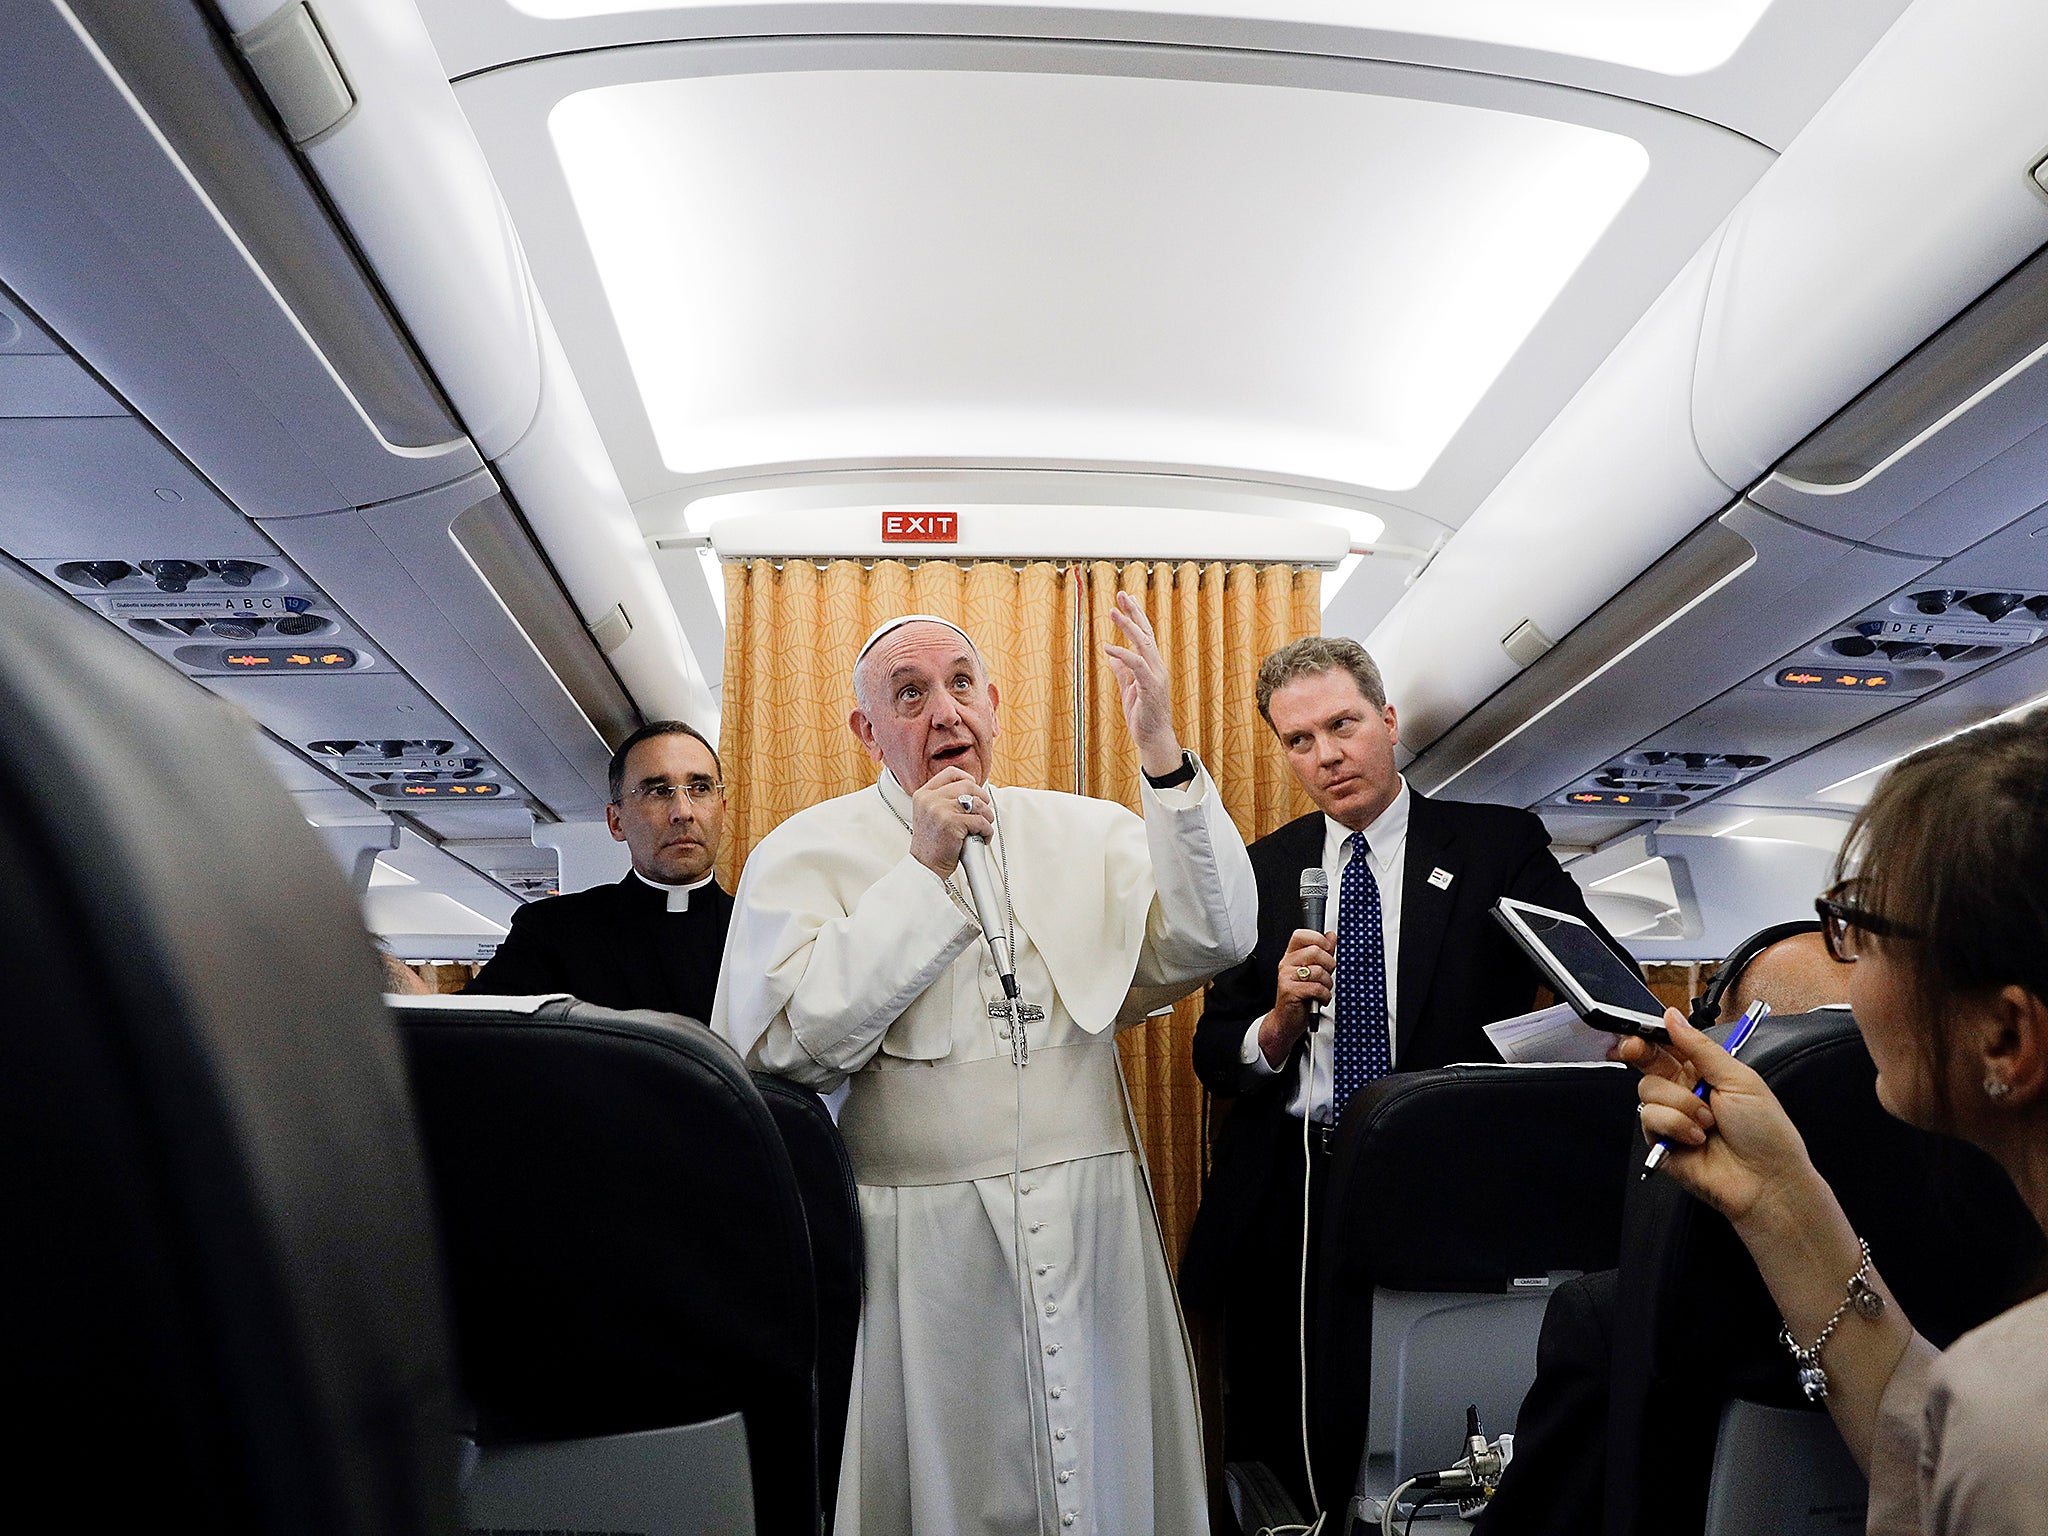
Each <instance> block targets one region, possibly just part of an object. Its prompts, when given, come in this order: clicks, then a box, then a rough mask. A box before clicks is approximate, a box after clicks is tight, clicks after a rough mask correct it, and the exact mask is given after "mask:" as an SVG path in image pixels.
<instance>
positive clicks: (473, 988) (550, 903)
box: [462, 720, 732, 1020]
mask: <svg viewBox="0 0 2048 1536" xmlns="http://www.w3.org/2000/svg"><path fill="white" fill-rule="evenodd" d="M610 788H611V804H609V805H607V806H606V807H605V812H604V817H605V824H606V825H607V826H609V827H610V828H611V834H612V836H613V837H614V838H615V839H617V840H618V841H619V842H622V843H624V844H625V845H626V847H627V849H628V850H630V851H631V853H632V855H633V867H632V869H631V870H630V871H628V872H627V874H626V877H625V878H624V879H623V880H620V881H619V882H618V883H617V884H616V885H600V886H596V887H593V888H592V889H590V890H587V891H577V892H575V893H574V894H572V895H568V896H550V897H548V898H547V899H546V900H545V901H536V902H533V903H530V904H529V905H527V906H523V907H521V908H520V909H519V910H518V911H517V912H515V913H513V914H512V931H511V932H510V933H508V934H506V935H505V942H504V943H502V944H500V945H499V946H498V952H497V954H496V955H494V956H493V957H492V958H491V961H490V963H489V964H488V965H486V966H485V967H484V968H483V969H482V970H481V971H479V972H477V974H476V979H475V980H473V981H471V982H470V984H469V985H468V986H466V987H464V988H463V989H462V990H463V991H464V992H467V993H488V994H491V995H493V996H498V997H507V996H531V995H532V994H535V993H541V992H567V993H570V994H571V995H573V996H575V997H579V998H581V999H582V1000H583V1001H584V1002H586V1003H598V1004H601V1005H602V1006H604V1007H606V1008H653V1009H658V1010H660V1011H662V1012H664V1013H680V1014H683V1015H685V1016H686V1017H688V1018H692V1019H698V1020H704V1019H708V1018H710V1017H711V999H712V997H713V996H714V995H715V994H716V993H717V991H718V963H719V959H720V957H721V956H722V955H723V954H724V953H725V930H726V925H727V924H728V923H729V922H730V921H731V920H732V897H731V896H730V895H728V894H727V893H726V892H724V891H722V890H720V889H719V887H718V882H717V881H716V880H715V879H713V878H712V873H711V866H712V864H713V862H714V861H715V860H716V859H717V857H718V840H719V835H720V834H721V833H722V832H723V830H724V828H725V784H724V774H723V772H722V771H721V769H720V767H719V762H718V753H717V752H716V751H714V750H713V749H712V746H711V743H710V742H708V741H706V740H705V739H704V738H703V736H701V735H699V734H698V733H697V732H696V731H695V730H693V729H692V728H691V727H689V726H687V725H685V724H683V723H682V722H681V721H680V720H657V721H655V722H654V723H653V724H651V725H644V726H642V727H641V728H640V729H639V730H637V731H635V732H634V733H633V734H632V735H631V736H628V737H627V738H626V739H625V741H624V742H622V743H621V744H620V746H619V750H618V751H617V752H615V753H613V754H612V764H611V785H610Z"/></svg>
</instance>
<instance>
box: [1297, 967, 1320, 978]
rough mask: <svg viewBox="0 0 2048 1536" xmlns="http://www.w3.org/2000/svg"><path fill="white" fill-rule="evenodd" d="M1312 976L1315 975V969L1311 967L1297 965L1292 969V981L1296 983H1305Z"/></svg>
mask: <svg viewBox="0 0 2048 1536" xmlns="http://www.w3.org/2000/svg"><path fill="white" fill-rule="evenodd" d="M1313 975H1315V968H1314V967H1313V966H1307V965H1297V966H1296V967H1295V968H1294V979H1295V980H1296V981H1307V980H1308V979H1309V977H1311V976H1313Z"/></svg>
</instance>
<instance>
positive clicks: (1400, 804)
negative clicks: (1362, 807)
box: [1323, 775, 1414, 869]
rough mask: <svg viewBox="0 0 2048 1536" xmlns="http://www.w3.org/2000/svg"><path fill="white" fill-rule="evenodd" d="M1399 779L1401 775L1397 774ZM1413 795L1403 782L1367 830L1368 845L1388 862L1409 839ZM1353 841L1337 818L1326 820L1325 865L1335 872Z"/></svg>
mask: <svg viewBox="0 0 2048 1536" xmlns="http://www.w3.org/2000/svg"><path fill="white" fill-rule="evenodd" d="M1397 777H1398V775H1397ZM1413 799H1414V796H1412V795H1410V794H1409V793H1408V781H1407V780H1406V779H1405V778H1404V779H1402V780H1401V787H1400V789H1398V790H1396V791H1395V793H1394V798H1393V800H1392V801H1391V802H1390V803H1389V804H1388V806H1387V808H1386V809H1385V810H1384V811H1381V812H1380V813H1379V815H1377V816H1375V817H1374V818H1373V819H1372V820H1371V821H1370V822H1369V823H1367V825H1366V828H1365V846H1366V847H1368V848H1370V849H1371V850H1372V851H1373V852H1374V853H1375V854H1377V855H1378V856H1379V859H1380V862H1381V863H1383V864H1384V863H1385V862H1386V861H1387V860H1388V859H1390V858H1392V857H1393V855H1394V850H1395V849H1396V848H1399V847H1400V846H1401V844H1402V843H1403V842H1404V841H1406V839H1407V837H1408V807H1409V805H1410V803H1411V802H1412V801H1413ZM1350 840H1351V829H1350V828H1349V827H1347V826H1345V825H1344V823H1343V822H1341V821H1338V820H1337V819H1336V818H1335V817H1331V816H1325V817H1324V818H1323V866H1324V868H1326V869H1335V868H1336V867H1337V866H1338V864H1339V862H1340V861H1341V859H1342V856H1343V849H1344V845H1345V844H1346V843H1347V842H1349V841H1350Z"/></svg>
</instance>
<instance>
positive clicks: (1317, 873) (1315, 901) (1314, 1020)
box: [1301, 864, 1330, 1034]
mask: <svg viewBox="0 0 2048 1536" xmlns="http://www.w3.org/2000/svg"><path fill="white" fill-rule="evenodd" d="M1329 903H1330V874H1329V871H1328V870H1326V869H1324V868H1323V866H1322V865H1320V864H1311V865H1310V866H1309V867H1308V868H1306V869H1304V870H1303V871H1302V872H1301V926H1302V927H1304V928H1307V929H1309V930H1311V931H1312V932H1315V933H1326V932H1328V930H1327V929H1326V928H1325V927H1324V926H1323V918H1324V914H1325V913H1327V912H1328V910H1329ZM1322 1022H1323V1005H1322V1004H1321V1003H1310V1004H1309V1008H1308V1029H1309V1033H1310V1034H1314V1033H1315V1032H1316V1029H1317V1028H1318V1026H1320V1025H1321V1024H1322Z"/></svg>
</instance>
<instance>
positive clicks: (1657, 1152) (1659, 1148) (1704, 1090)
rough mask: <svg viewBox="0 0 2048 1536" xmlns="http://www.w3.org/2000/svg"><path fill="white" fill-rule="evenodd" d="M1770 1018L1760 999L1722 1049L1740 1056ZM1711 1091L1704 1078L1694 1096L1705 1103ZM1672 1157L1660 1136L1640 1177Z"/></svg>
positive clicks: (1694, 1087)
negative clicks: (1747, 1042)
mask: <svg viewBox="0 0 2048 1536" xmlns="http://www.w3.org/2000/svg"><path fill="white" fill-rule="evenodd" d="M1770 1016H1771V1005H1770V1004H1769V1003H1767V1002H1765V1001H1764V1000H1763V999H1762V998H1758V999H1757V1000H1756V1001H1755V1002H1753V1003H1751V1004H1750V1005H1749V1006H1748V1007H1747V1008H1745V1009H1744V1010H1743V1011H1742V1017H1741V1018H1739V1019H1737V1020H1736V1021H1735V1027H1734V1028H1733V1029H1731V1030H1729V1031H1728V1038H1727V1040H1726V1041H1725V1042H1724V1043H1723V1044H1722V1046H1721V1049H1722V1050H1724V1051H1726V1052H1727V1053H1728V1054H1729V1055H1730V1056H1734V1055H1736V1054H1738V1053H1739V1052H1740V1051H1741V1050H1742V1047H1743V1043H1744V1042H1745V1041H1747V1040H1748V1039H1749V1037H1750V1036H1751V1035H1752V1034H1753V1033H1755V1031H1756V1027H1757V1025H1759V1024H1761V1023H1763V1021H1764V1020H1765V1019H1767V1018H1769V1017H1770ZM1711 1091H1712V1090H1711V1089H1710V1088H1709V1087H1708V1085H1707V1080H1706V1079H1705V1078H1704V1077H1703V1078H1701V1079H1700V1080H1699V1082H1698V1083H1696V1084H1695V1085H1694V1086H1693V1090H1692V1096H1693V1097H1694V1098H1696V1099H1698V1100H1700V1101H1701V1102H1702V1103H1705V1102H1706V1097H1707V1095H1708V1093H1710V1092H1711ZM1670 1155H1671V1143H1670V1141H1669V1140H1667V1139H1666V1138H1664V1137H1662V1136H1659V1137H1658V1138H1657V1144H1656V1145H1655V1146H1654V1147H1652V1148H1650V1155H1649V1156H1648V1157H1646V1158H1644V1159H1643V1171H1642V1173H1641V1174H1640V1175H1639V1177H1642V1178H1645V1179H1647V1178H1648V1177H1649V1176H1650V1175H1651V1174H1653V1173H1655V1172H1656V1171H1657V1170H1658V1168H1659V1167H1661V1166H1662V1165H1663V1162H1664V1159H1665V1158H1667V1157H1669V1156H1670Z"/></svg>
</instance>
